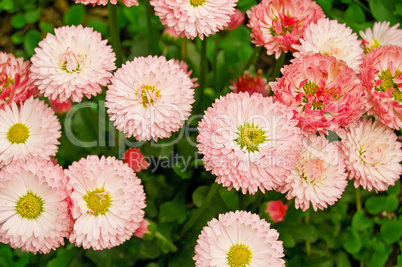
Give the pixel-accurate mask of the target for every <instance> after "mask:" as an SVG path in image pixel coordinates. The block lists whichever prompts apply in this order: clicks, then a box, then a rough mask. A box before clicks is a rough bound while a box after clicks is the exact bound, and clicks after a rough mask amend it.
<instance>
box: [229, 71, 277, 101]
mask: <svg viewBox="0 0 402 267" xmlns="http://www.w3.org/2000/svg"><path fill="white" fill-rule="evenodd" d="M261 73H262V70H258V71H257V77H253V76H251V75H250V73H249V72H248V71H245V72H244V73H243V75H242V76H239V77H238V78H237V81H236V82H233V81H232V82H231V83H232V85H231V86H229V88H230V89H232V90H233V92H235V93H239V92H247V93H249V95H252V94H254V93H260V94H262V95H263V96H268V95H269V91H270V88H269V85H268V83H267V80H266V79H265V78H262V77H261Z"/></svg>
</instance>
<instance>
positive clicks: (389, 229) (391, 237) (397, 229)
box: [380, 221, 402, 244]
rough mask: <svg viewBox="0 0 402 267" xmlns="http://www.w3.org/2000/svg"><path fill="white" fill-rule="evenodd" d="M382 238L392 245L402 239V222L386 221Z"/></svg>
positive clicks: (382, 228)
mask: <svg viewBox="0 0 402 267" xmlns="http://www.w3.org/2000/svg"><path fill="white" fill-rule="evenodd" d="M380 233H381V238H382V239H383V240H384V241H385V242H386V243H387V244H392V243H395V242H396V241H398V240H399V239H400V238H401V237H402V223H401V222H400V221H386V222H384V223H383V224H382V225H381V229H380Z"/></svg>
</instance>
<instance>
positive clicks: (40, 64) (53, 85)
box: [31, 25, 116, 102]
mask: <svg viewBox="0 0 402 267" xmlns="http://www.w3.org/2000/svg"><path fill="white" fill-rule="evenodd" d="M54 32H55V34H54V35H53V34H50V33H48V34H47V36H46V38H45V39H43V40H42V41H41V42H39V47H38V48H35V52H36V54H35V55H33V57H32V58H31V61H32V67H31V71H32V78H34V79H35V85H37V86H38V88H39V91H40V93H43V94H44V95H45V96H46V97H48V98H49V99H50V100H56V99H57V100H58V101H59V102H65V101H67V99H69V98H70V99H71V100H72V101H73V102H81V100H82V98H83V97H84V95H85V96H86V97H87V98H90V97H91V96H95V95H97V94H99V93H101V92H102V87H103V86H106V85H107V84H108V83H109V80H110V78H111V77H112V74H111V71H113V70H114V69H115V68H116V66H115V64H114V61H115V59H116V57H115V55H114V53H113V52H112V48H111V46H110V45H106V42H107V40H102V36H101V34H100V33H99V32H96V31H94V30H93V29H92V28H89V27H85V28H83V27H82V26H81V25H78V26H64V27H60V28H57V29H55V30H54Z"/></svg>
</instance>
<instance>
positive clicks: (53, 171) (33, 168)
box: [0, 157, 72, 253]
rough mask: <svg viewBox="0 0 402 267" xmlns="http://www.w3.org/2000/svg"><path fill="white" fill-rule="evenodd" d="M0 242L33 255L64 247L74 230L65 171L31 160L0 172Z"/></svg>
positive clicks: (21, 160) (18, 161) (58, 167)
mask: <svg viewBox="0 0 402 267" xmlns="http://www.w3.org/2000/svg"><path fill="white" fill-rule="evenodd" d="M0 181H1V182H0V205H1V209H0V242H2V243H5V244H8V245H10V247H12V248H20V249H21V250H22V251H26V252H33V253H37V252H39V253H48V252H50V251H51V250H54V249H56V248H58V247H59V246H60V245H64V238H65V237H66V238H68V237H69V235H70V231H71V229H72V218H71V215H70V214H69V210H68V207H69V204H70V199H69V197H68V195H69V193H70V192H68V191H67V189H66V184H67V181H68V178H67V177H66V176H65V175H64V172H63V168H61V167H60V166H59V165H54V164H53V163H51V162H50V161H47V160H44V159H39V158H34V157H30V158H28V159H27V160H23V159H20V160H16V161H14V162H12V163H10V164H9V165H8V166H6V167H4V168H3V169H2V170H1V171H0Z"/></svg>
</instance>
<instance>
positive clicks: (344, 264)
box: [335, 251, 352, 267]
mask: <svg viewBox="0 0 402 267" xmlns="http://www.w3.org/2000/svg"><path fill="white" fill-rule="evenodd" d="M335 262H336V267H352V265H351V264H350V261H349V257H348V254H346V253H345V252H343V251H339V252H338V253H337V254H336V256H335Z"/></svg>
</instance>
